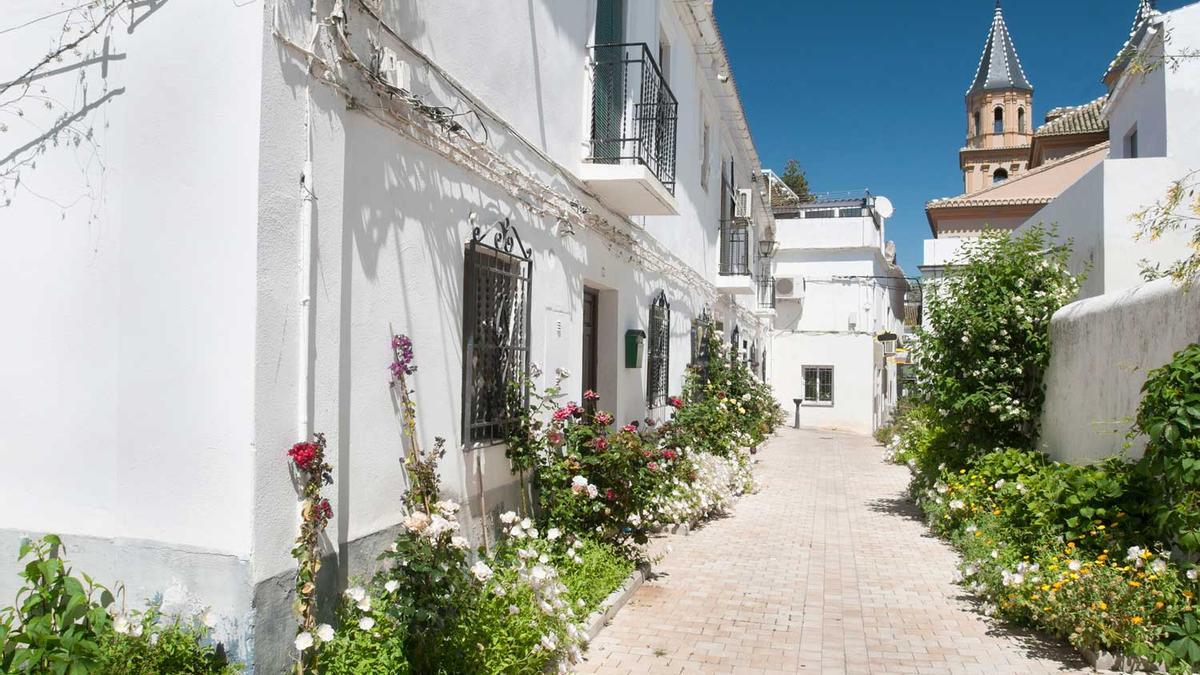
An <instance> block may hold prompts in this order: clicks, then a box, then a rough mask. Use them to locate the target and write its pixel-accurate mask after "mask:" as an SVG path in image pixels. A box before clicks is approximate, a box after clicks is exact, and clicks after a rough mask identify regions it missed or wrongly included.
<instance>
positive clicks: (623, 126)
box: [588, 42, 679, 194]
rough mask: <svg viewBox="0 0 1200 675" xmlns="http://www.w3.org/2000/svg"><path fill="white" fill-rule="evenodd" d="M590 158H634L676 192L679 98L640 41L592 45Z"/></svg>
mask: <svg viewBox="0 0 1200 675" xmlns="http://www.w3.org/2000/svg"><path fill="white" fill-rule="evenodd" d="M592 62H593V64H594V65H593V69H594V70H593V75H594V78H595V79H594V82H593V88H592V138H591V156H590V157H589V158H588V161H589V162H596V163H602V164H620V163H622V162H636V163H637V164H641V165H643V166H645V167H646V168H647V169H649V170H650V173H652V174H654V176H655V178H657V179H658V180H659V182H661V183H662V184H663V187H665V188H666V189H667V191H668V192H670V193H671V194H674V193H675V150H676V148H675V140H676V133H677V125H678V121H679V103H678V102H677V101H676V99H675V94H673V93H671V88H670V87H669V86H668V85H667V80H666V78H665V77H663V74H662V71H661V70H660V69H659V67H658V63H657V62H656V61H655V60H654V57H653V56H652V54H651V51H650V47H649V46H648V45H647V44H646V43H644V42H632V43H620V44H598V45H596V46H594V47H592Z"/></svg>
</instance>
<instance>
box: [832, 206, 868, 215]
mask: <svg viewBox="0 0 1200 675" xmlns="http://www.w3.org/2000/svg"><path fill="white" fill-rule="evenodd" d="M862 214H863V210H862V207H858V206H856V207H854V208H852V209H838V218H862Z"/></svg>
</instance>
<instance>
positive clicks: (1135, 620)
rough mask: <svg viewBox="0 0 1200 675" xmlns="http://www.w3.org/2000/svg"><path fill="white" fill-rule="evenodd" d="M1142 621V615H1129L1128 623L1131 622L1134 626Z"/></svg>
mask: <svg viewBox="0 0 1200 675" xmlns="http://www.w3.org/2000/svg"><path fill="white" fill-rule="evenodd" d="M1142 621H1143V619H1142V617H1140V616H1131V617H1129V623H1131V624H1133V625H1135V626H1136V625H1138V624H1139V623H1141V622H1142Z"/></svg>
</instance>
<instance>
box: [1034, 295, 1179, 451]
mask: <svg viewBox="0 0 1200 675" xmlns="http://www.w3.org/2000/svg"><path fill="white" fill-rule="evenodd" d="M1197 336H1200V294H1197V293H1195V292H1191V293H1185V292H1183V291H1181V290H1180V289H1179V288H1177V287H1175V286H1174V285H1173V284H1172V283H1171V282H1170V281H1169V280H1160V281H1155V282H1152V283H1149V284H1145V285H1141V286H1136V287H1133V288H1130V289H1127V290H1124V291H1120V292H1116V293H1109V294H1106V295H1103V296H1100V297H1096V298H1089V299H1086V300H1080V301H1079V302H1075V303H1072V304H1070V305H1067V306H1066V307H1064V308H1062V309H1060V310H1059V311H1058V312H1056V313H1055V314H1054V317H1053V319H1052V320H1051V323H1050V340H1051V358H1050V366H1049V368H1048V370H1047V372H1046V407H1045V410H1044V413H1043V415H1042V432H1041V439H1040V441H1039V446H1040V448H1041V449H1042V450H1043V451H1045V452H1047V453H1048V454H1050V456H1052V457H1054V458H1055V459H1060V460H1065V461H1071V462H1090V461H1095V460H1098V459H1102V458H1104V457H1108V456H1110V455H1114V454H1116V453H1118V452H1120V451H1121V450H1122V449H1123V448H1124V447H1125V439H1126V433H1127V432H1128V431H1129V429H1130V426H1131V425H1132V423H1133V420H1134V417H1135V416H1136V414H1137V407H1138V404H1139V402H1140V401H1141V393H1140V390H1141V386H1142V384H1143V382H1145V380H1146V375H1147V374H1148V373H1149V372H1150V371H1151V370H1153V369H1155V368H1158V367H1159V366H1162V365H1163V364H1165V363H1167V362H1168V361H1170V360H1171V356H1172V355H1173V354H1174V353H1175V352H1177V351H1179V350H1180V349H1183V348H1184V347H1187V346H1188V345H1189V344H1191V343H1193V342H1195V341H1196V340H1197ZM1144 447H1145V444H1144V440H1138V441H1137V442H1135V443H1134V444H1133V446H1132V448H1131V449H1130V452H1131V454H1132V456H1134V457H1137V456H1140V454H1141V451H1142V449H1143V448H1144Z"/></svg>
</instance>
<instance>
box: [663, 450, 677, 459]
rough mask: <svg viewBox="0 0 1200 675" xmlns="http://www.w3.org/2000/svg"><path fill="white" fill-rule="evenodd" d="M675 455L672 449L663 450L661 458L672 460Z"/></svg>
mask: <svg viewBox="0 0 1200 675" xmlns="http://www.w3.org/2000/svg"><path fill="white" fill-rule="evenodd" d="M675 457H676V455H675V451H674V450H663V459H666V460H672V459H675Z"/></svg>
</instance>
